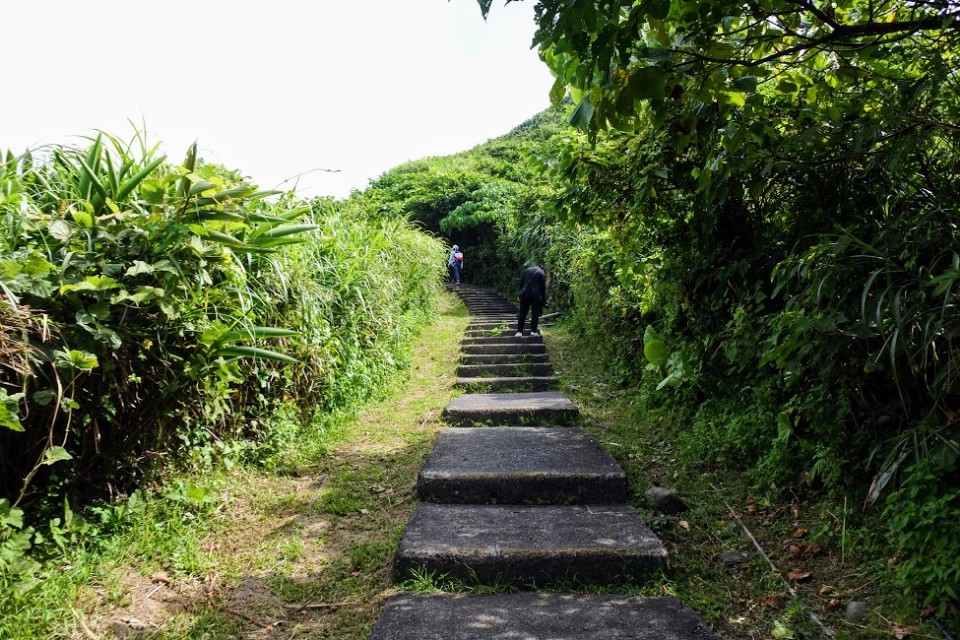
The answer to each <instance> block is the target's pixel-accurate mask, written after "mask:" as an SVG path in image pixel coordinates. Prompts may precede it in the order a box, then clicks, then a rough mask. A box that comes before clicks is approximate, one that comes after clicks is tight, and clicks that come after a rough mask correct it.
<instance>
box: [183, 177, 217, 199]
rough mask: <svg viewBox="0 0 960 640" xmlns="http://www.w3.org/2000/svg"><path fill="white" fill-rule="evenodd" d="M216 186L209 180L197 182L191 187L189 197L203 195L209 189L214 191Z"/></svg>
mask: <svg viewBox="0 0 960 640" xmlns="http://www.w3.org/2000/svg"><path fill="white" fill-rule="evenodd" d="M216 186H217V185H216V183H214V182H210V181H209V180H201V181H199V182H195V183H194V184H192V185H191V186H190V191H188V192H187V193H188V195H191V196H195V195H197V194H198V193H202V192H204V191H207V190H209V189H213V188H214V187H216Z"/></svg>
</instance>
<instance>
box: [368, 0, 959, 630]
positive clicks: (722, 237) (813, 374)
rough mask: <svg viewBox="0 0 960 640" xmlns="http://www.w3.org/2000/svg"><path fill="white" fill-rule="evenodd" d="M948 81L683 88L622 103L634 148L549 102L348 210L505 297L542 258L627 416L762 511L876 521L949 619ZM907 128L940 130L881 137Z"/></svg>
mask: <svg viewBox="0 0 960 640" xmlns="http://www.w3.org/2000/svg"><path fill="white" fill-rule="evenodd" d="M580 4H582V3H577V6H578V7H579V6H580ZM573 10H574V9H571V11H573ZM561 12H562V11H561ZM914 53H916V52H914ZM943 55H944V56H946V57H949V56H950V55H952V54H950V53H948V52H944V53H943ZM941 62H942V61H941ZM918 64H919V63H918ZM939 64H940V63H938V62H936V61H933V62H929V64H928V63H923V64H920V66H919V67H912V66H908V67H905V71H904V73H905V76H909V77H914V75H915V74H918V73H921V72H922V71H923V70H924V69H927V70H928V71H930V73H935V74H940V75H938V76H937V77H940V78H942V79H943V81H944V84H943V85H937V84H935V83H930V82H928V81H921V80H918V79H916V77H914V84H907V83H906V82H907V81H906V80H905V79H903V78H901V80H902V82H899V81H897V82H895V81H893V80H889V79H885V80H881V79H877V78H876V77H874V76H870V78H871V80H870V81H867V80H863V81H862V82H848V80H849V78H847V77H845V76H843V74H837V75H836V76H832V75H830V73H829V72H822V70H819V69H811V70H809V73H810V75H811V80H810V81H811V82H815V83H822V84H817V88H818V90H819V91H820V93H819V94H817V95H818V96H819V100H820V101H818V102H815V103H811V104H806V103H803V104H799V105H798V103H797V95H796V94H795V93H794V92H792V91H788V92H783V91H782V87H781V86H780V85H776V84H773V83H769V84H764V83H760V85H758V86H757V87H752V88H751V93H749V94H747V97H746V99H747V100H748V102H747V103H746V104H744V105H740V106H739V107H737V106H736V105H734V107H731V106H730V105H726V107H725V108H724V109H722V110H721V109H718V108H716V106H713V107H711V106H710V103H709V101H708V97H706V96H704V95H703V94H702V93H701V94H696V93H694V92H693V91H692V89H691V90H688V91H686V92H685V91H683V90H681V89H678V90H677V91H676V92H675V95H674V96H672V99H670V100H667V101H666V102H664V103H656V104H655V105H653V106H650V107H649V108H646V107H643V106H641V107H637V110H636V111H637V112H636V114H635V116H634V118H633V120H632V121H631V122H632V123H633V124H632V130H631V131H615V130H605V129H604V127H602V126H600V127H596V129H598V130H593V125H592V124H591V129H592V130H591V131H590V132H588V133H584V132H579V131H576V130H574V129H572V128H569V127H567V126H566V125H565V124H564V123H563V116H562V112H563V109H562V107H561V108H560V109H559V110H557V109H553V110H549V111H546V112H544V113H543V114H540V115H539V116H537V117H535V118H533V119H531V120H530V121H528V122H527V123H525V124H524V125H521V126H520V127H518V128H517V129H516V130H515V131H514V132H511V134H509V135H508V136H505V137H503V138H500V139H497V140H491V141H490V142H488V143H486V144H483V145H480V146H478V147H477V148H475V149H473V150H471V151H469V152H466V153H462V154H458V155H456V156H451V157H450V158H433V159H428V160H422V161H418V162H416V163H411V164H408V165H404V166H402V167H398V168H397V169H395V170H393V171H391V172H388V173H387V174H385V176H383V177H382V178H381V179H380V180H378V181H377V182H375V183H373V184H372V186H371V188H370V189H369V190H368V191H367V192H365V193H364V194H361V195H360V196H359V197H360V198H362V199H364V200H365V201H367V202H370V201H373V202H391V203H393V206H394V207H395V210H396V211H397V212H401V213H404V214H407V215H411V216H412V217H413V218H414V219H415V220H420V221H421V222H423V223H424V224H426V225H427V226H429V227H431V228H433V229H435V230H437V231H439V232H441V233H443V234H445V235H446V236H447V237H448V238H449V240H450V241H451V242H457V243H458V244H460V245H461V247H463V248H464V251H465V254H466V264H467V265H468V266H467V269H466V270H465V274H464V277H465V279H466V280H467V281H468V282H475V283H479V284H486V285H490V286H494V287H496V288H498V289H500V290H501V291H503V292H504V293H505V294H507V295H508V296H511V297H513V296H515V295H516V291H515V287H516V280H517V278H518V274H519V269H520V267H521V266H522V265H524V264H527V263H529V262H531V261H541V262H544V263H545V264H546V266H547V271H548V278H549V280H550V283H551V289H552V292H551V296H550V298H551V307H552V308H550V309H548V312H549V311H554V310H559V311H561V312H562V313H563V314H564V315H565V316H566V317H567V318H568V319H569V320H570V322H571V326H573V327H576V328H577V330H578V331H579V332H580V333H581V335H582V336H583V337H584V338H585V339H586V341H587V342H588V343H589V344H591V345H594V346H595V348H597V349H599V350H600V351H601V352H602V354H603V357H604V358H605V360H606V362H607V366H608V368H609V370H610V371H611V372H612V373H613V375H614V378H615V379H616V380H618V381H619V383H620V384H621V385H623V387H624V388H629V389H632V390H633V393H635V394H636V400H637V401H638V402H641V403H643V404H644V406H646V407H648V408H651V409H669V410H670V411H672V412H674V413H676V414H677V415H679V416H683V417H684V419H682V420H680V421H679V423H680V424H683V425H684V434H683V438H682V441H683V443H684V444H683V447H682V452H683V455H685V456H688V457H689V459H691V460H709V461H711V462H713V463H716V464H719V465H723V466H726V467H727V468H729V469H732V470H736V471H739V472H742V473H744V474H745V475H746V477H747V478H748V479H749V480H750V482H751V483H752V484H753V486H754V487H755V490H756V491H757V492H758V494H763V495H768V496H773V497H780V498H784V497H786V496H807V497H808V498H809V499H811V500H819V499H821V498H826V499H832V500H836V501H838V503H842V502H843V501H844V500H846V501H847V503H849V504H852V505H858V508H860V509H862V510H863V511H864V512H865V513H868V514H879V515H880V516H881V517H880V518H879V519H878V520H877V522H881V523H883V525H884V526H883V528H882V530H880V531H878V532H876V536H877V539H878V540H880V541H881V543H882V544H881V546H878V547H876V548H878V549H879V548H884V549H885V553H887V554H888V556H889V557H890V558H891V561H890V567H891V569H892V570H894V571H895V572H896V573H897V575H899V578H900V583H899V584H900V586H901V587H902V588H904V589H905V590H906V591H907V593H909V594H910V595H911V597H914V598H916V599H917V601H918V603H922V604H924V605H933V606H935V607H936V608H937V609H939V610H940V612H941V613H942V614H947V613H948V612H949V611H951V610H954V611H955V609H951V607H953V606H955V605H956V603H957V601H958V597H960V594H958V592H957V587H956V585H957V584H960V562H958V561H957V555H956V553H955V549H956V548H957V547H958V546H960V539H958V537H957V536H958V529H957V527H956V525H955V522H956V515H957V513H960V489H958V486H960V476H958V474H960V465H958V461H960V419H958V417H960V386H958V385H960V375H958V374H960V358H958V356H960V353H958V345H960V333H958V332H960V307H958V296H960V291H958V287H960V262H958V260H960V258H958V247H960V235H958V228H960V227H958V224H960V208H958V206H960V205H958V203H960V171H958V164H957V163H958V158H960V155H958V153H957V142H958V138H957V134H956V128H955V127H953V126H951V125H950V124H949V123H951V122H956V119H957V117H958V115H960V110H958V106H960V105H958V104H957V101H956V99H955V97H956V95H958V94H957V93H949V92H946V91H944V87H945V86H951V87H954V88H955V86H956V82H957V78H956V75H955V74H953V75H950V74H947V75H943V74H945V73H946V71H945V68H944V67H943V66H938V65H939ZM864 73H865V74H866V72H864ZM818 74H819V75H818ZM911 74H914V75H911ZM824 75H825V77H823V76H824ZM864 77H866V75H865V76H864ZM927 80H929V78H927ZM751 86H752V85H751ZM883 91H885V92H887V93H886V95H885V96H884V99H883V101H880V98H879V93H878V92H883ZM864 104H870V105H872V107H871V110H869V113H868V114H867V115H862V117H861V116H860V115H857V114H859V113H860V111H858V109H860V110H862V105H864ZM581 106H582V104H581ZM831 109H833V110H834V111H831ZM825 112H830V113H833V116H831V118H832V119H831V120H830V123H829V126H825V127H824V128H822V132H823V133H822V135H820V136H814V135H813V134H812V133H811V131H812V129H811V128H810V127H811V123H812V122H816V121H817V118H823V117H826V116H824V113H825ZM921 112H922V113H927V114H936V115H935V116H931V117H934V118H935V120H936V122H940V123H943V124H944V126H932V125H930V126H925V125H922V124H920V123H919V122H916V123H914V124H909V123H910V122H914V121H913V120H910V119H907V122H908V124H906V125H904V127H903V128H902V129H900V130H898V131H899V133H898V134H897V136H896V137H895V138H891V137H890V136H889V135H887V134H886V133H885V131H887V130H888V129H887V128H889V127H892V126H893V124H892V123H894V122H902V121H904V115H903V114H904V113H908V114H917V113H921ZM844 113H846V114H848V115H847V116H846V119H844V117H843V116H842V115H837V114H844ZM577 117H578V116H577V111H576V110H575V111H574V112H573V115H572V116H571V118H572V120H573V121H574V122H575V123H576V120H577ZM911 117H913V116H911ZM917 117H919V116H917ZM581 124H582V123H581ZM761 124H762V126H761ZM885 127H887V128H885ZM737 131H739V132H740V134H739V135H736V136H735V138H736V139H735V141H732V140H731V136H733V135H734V134H735V133H736V132H737ZM841 150H842V151H850V153H842V152H841ZM484 175H485V176H486V178H485V179H484V178H483V176H484ZM451 209H452V211H451ZM444 211H448V212H450V214H449V215H447V216H444V215H443V212H444Z"/></svg>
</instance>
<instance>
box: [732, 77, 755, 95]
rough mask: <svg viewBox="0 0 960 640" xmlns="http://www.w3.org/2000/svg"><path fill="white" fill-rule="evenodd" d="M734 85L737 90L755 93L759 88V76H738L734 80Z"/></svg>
mask: <svg viewBox="0 0 960 640" xmlns="http://www.w3.org/2000/svg"><path fill="white" fill-rule="evenodd" d="M733 86H734V87H736V89H737V91H741V92H743V93H753V92H755V91H756V90H757V77H756V76H744V77H742V78H737V79H736V80H734V81H733Z"/></svg>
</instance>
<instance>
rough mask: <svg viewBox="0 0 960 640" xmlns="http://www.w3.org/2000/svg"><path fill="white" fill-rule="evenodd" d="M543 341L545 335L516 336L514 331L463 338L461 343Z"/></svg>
mask: <svg viewBox="0 0 960 640" xmlns="http://www.w3.org/2000/svg"><path fill="white" fill-rule="evenodd" d="M541 342H543V336H530V335H525V336H521V337H519V338H515V337H514V333H507V334H505V335H502V336H493V337H488V338H463V339H462V340H461V341H460V344H461V345H463V346H466V345H474V344H540V343H541Z"/></svg>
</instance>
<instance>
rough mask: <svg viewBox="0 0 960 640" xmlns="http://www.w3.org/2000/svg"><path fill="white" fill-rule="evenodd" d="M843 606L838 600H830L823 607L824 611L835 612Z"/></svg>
mask: <svg viewBox="0 0 960 640" xmlns="http://www.w3.org/2000/svg"><path fill="white" fill-rule="evenodd" d="M841 604H843V603H842V602H840V601H839V600H837V599H836V598H830V600H828V601H827V603H826V604H824V605H823V610H824V611H835V610H837V609H839V608H840V605H841Z"/></svg>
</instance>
